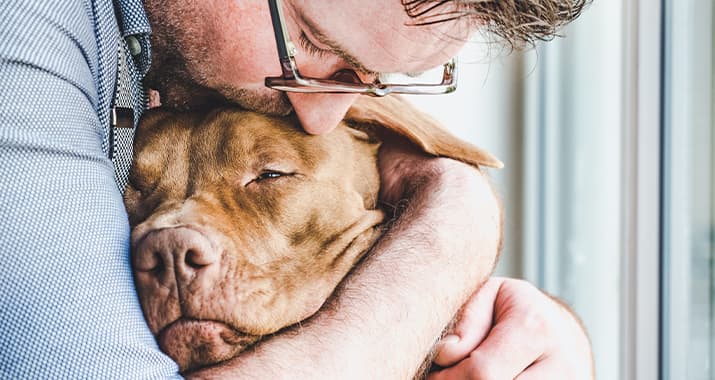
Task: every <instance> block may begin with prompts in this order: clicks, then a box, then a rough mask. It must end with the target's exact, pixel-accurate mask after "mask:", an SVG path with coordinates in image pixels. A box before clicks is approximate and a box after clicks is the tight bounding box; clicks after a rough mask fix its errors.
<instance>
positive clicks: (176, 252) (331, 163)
mask: <svg viewBox="0 0 715 380" xmlns="http://www.w3.org/2000/svg"><path fill="white" fill-rule="evenodd" d="M382 129H387V130H389V131H392V132H395V133H397V134H399V135H402V136H404V137H407V138H408V139H409V140H410V141H412V142H413V143H414V144H416V145H417V146H419V147H420V148H421V149H422V150H424V151H425V152H426V153H428V154H432V155H439V156H448V157H452V158H455V159H458V160H461V161H464V162H467V163H469V164H472V165H474V166H478V165H486V166H495V167H500V166H501V163H500V162H499V161H498V160H496V159H495V158H493V157H492V156H491V155H489V154H488V153H486V152H484V151H482V150H479V149H478V148H476V147H473V146H471V145H469V144H467V143H465V142H463V141H460V140H458V139H457V138H455V137H453V136H452V135H450V134H448V133H447V132H446V131H445V130H443V129H442V128H441V127H440V126H439V125H438V124H437V123H436V122H435V121H434V120H432V119H431V118H429V117H428V116H426V115H424V114H422V113H420V112H419V111H417V110H416V109H414V107H412V106H411V105H409V103H407V102H405V101H403V100H401V99H400V98H397V97H388V98H385V99H372V98H367V97H363V98H362V99H360V100H359V101H358V102H357V103H356V104H355V106H354V107H353V108H352V109H351V110H350V111H349V112H348V115H347V116H346V118H345V120H344V122H343V123H342V125H340V126H339V127H338V128H336V129H335V130H334V131H333V132H331V133H329V134H327V135H322V136H311V135H307V134H305V133H304V132H303V131H302V130H301V129H300V127H299V125H298V122H297V120H296V119H295V118H292V117H288V118H278V117H269V116H265V115H260V114H256V113H252V112H247V111H242V110H237V109H234V108H223V109H218V110H214V111H211V112H209V113H207V114H176V113H170V112H166V111H162V110H160V109H159V110H155V111H151V112H149V113H148V114H147V115H146V116H145V117H144V119H143V120H142V123H141V125H140V127H139V129H138V131H137V136H136V141H137V142H136V144H135V158H134V164H133V167H132V171H131V173H130V185H129V186H128V188H127V190H126V194H125V201H126V207H127V211H128V214H129V220H130V223H131V226H132V237H131V244H132V263H133V267H134V271H135V279H136V284H137V290H138V293H139V298H140V301H141V305H142V308H143V309H144V314H145V317H146V320H147V322H148V324H149V327H150V329H151V331H152V332H153V333H154V334H155V336H156V337H157V339H158V341H159V344H160V347H161V349H162V350H163V351H165V352H166V353H167V354H168V355H169V356H171V357H172V358H173V359H174V360H176V361H177V362H178V363H179V366H180V369H181V370H182V371H187V370H191V369H197V368H200V367H203V366H207V365H210V364H214V363H217V362H220V361H223V360H226V359H229V358H231V357H234V356H236V355H237V354H238V353H239V352H241V351H242V350H244V349H245V348H246V347H248V346H249V345H251V344H253V343H255V342H256V341H257V340H258V339H259V338H260V337H261V336H264V335H267V334H272V333H274V332H276V331H278V330H280V329H282V328H284V327H286V326H290V325H292V324H295V323H297V322H299V321H301V320H303V319H305V318H307V317H309V316H311V315H312V314H314V313H315V312H316V311H317V310H318V309H319V308H320V307H321V305H322V304H323V303H324V301H325V300H326V299H327V298H328V297H329V296H330V294H331V293H332V292H333V290H334V289H335V287H336V286H337V285H338V283H339V282H340V281H341V279H342V278H343V277H344V276H345V275H346V274H347V273H348V271H349V270H350V269H351V268H352V266H353V265H354V264H355V263H356V262H357V261H358V260H360V258H361V257H363V255H365V253H366V252H367V251H368V250H369V249H370V247H371V246H372V245H373V243H374V242H375V241H376V239H377V238H378V237H379V236H380V233H381V229H380V226H381V223H383V221H384V219H385V215H384V213H383V211H381V210H380V209H379V208H378V201H377V196H378V192H379V187H380V183H379V176H378V168H377V152H378V147H379V142H378V141H377V140H376V139H375V136H376V135H377V134H375V133H373V132H380V130H382ZM378 134H379V133H378Z"/></svg>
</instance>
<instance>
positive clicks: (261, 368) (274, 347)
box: [192, 149, 501, 379]
mask: <svg viewBox="0 0 715 380" xmlns="http://www.w3.org/2000/svg"><path fill="white" fill-rule="evenodd" d="M381 160H382V162H387V163H389V165H382V168H381V170H382V174H383V175H382V178H383V192H384V193H383V195H384V196H385V198H387V199H392V200H394V199H399V198H401V196H407V198H406V199H407V200H406V202H405V201H403V202H404V205H405V207H404V211H403V212H402V214H401V216H400V218H399V219H398V220H397V222H396V223H395V224H394V225H393V226H392V228H391V229H390V231H389V232H388V233H387V234H386V236H384V237H383V238H382V239H381V240H380V241H379V242H378V244H377V245H376V247H375V248H374V250H373V252H372V253H371V255H370V256H369V257H368V258H367V259H366V260H365V261H364V262H363V263H362V265H360V266H359V267H358V268H357V269H356V270H355V271H354V272H353V273H351V275H350V276H348V278H347V279H346V280H345V281H344V282H343V283H342V284H341V286H340V287H339V289H338V292H337V296H336V297H334V298H332V299H331V300H330V301H329V303H328V304H327V305H326V307H324V308H323V310H322V311H321V312H319V313H318V314H317V315H316V316H314V317H313V318H311V319H310V320H309V321H306V322H305V323H303V324H302V325H301V326H299V327H296V328H293V329H292V330H290V331H288V332H286V333H283V334H279V335H277V336H275V337H273V338H270V339H268V340H266V341H265V342H264V343H262V344H260V345H259V346H257V348H256V349H255V350H253V351H251V352H249V353H245V354H242V355H241V356H239V357H237V358H235V359H233V360H231V361H229V362H227V363H225V364H223V365H220V366H217V367H214V368H210V369H206V370H203V371H199V372H197V373H194V374H192V376H195V377H198V378H222V377H225V376H228V375H231V376H244V377H246V378H261V377H262V378H292V379H296V378H311V379H316V378H330V379H335V378H349V377H355V378H361V379H363V378H378V379H396V378H409V377H411V376H412V375H413V372H414V371H415V370H416V369H417V368H418V367H419V365H420V363H421V362H422V361H423V360H424V358H425V357H426V356H427V353H428V351H429V349H430V348H431V346H432V345H433V344H434V343H435V342H436V341H437V339H438V338H439V336H440V334H441V332H442V330H443V328H444V327H445V326H446V325H447V324H448V322H449V321H450V320H451V319H452V318H453V317H454V315H455V313H456V312H457V310H458V309H459V307H460V306H461V305H462V304H463V303H464V302H465V300H466V299H467V298H468V296H469V294H471V293H472V292H473V291H474V290H475V289H476V288H477V286H478V284H480V283H482V282H483V281H484V280H485V279H486V278H487V276H488V274H489V273H490V272H491V270H492V268H493V266H494V261H495V257H496V254H497V250H498V245H499V242H500V233H501V231H500V230H501V220H500V217H501V216H500V209H499V206H498V204H497V201H496V198H495V196H494V194H493V192H492V190H491V187H490V185H489V183H488V181H487V179H486V178H485V176H483V175H482V174H481V173H479V172H478V171H477V170H475V169H473V168H471V167H469V166H467V165H465V164H462V163H459V162H456V161H452V160H448V159H443V158H436V159H435V158H431V159H428V158H424V157H422V156H419V155H416V154H413V153H411V152H406V151H400V150H396V149H389V150H383V152H382V156H381ZM398 194H399V196H398Z"/></svg>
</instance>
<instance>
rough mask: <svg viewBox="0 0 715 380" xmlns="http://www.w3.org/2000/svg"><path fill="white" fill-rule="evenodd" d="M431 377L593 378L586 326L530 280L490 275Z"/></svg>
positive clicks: (447, 339)
mask: <svg viewBox="0 0 715 380" xmlns="http://www.w3.org/2000/svg"><path fill="white" fill-rule="evenodd" d="M440 345H441V347H440V350H439V352H438V355H437V357H436V358H435V363H436V364H438V365H440V366H442V367H447V368H445V369H443V370H441V371H437V372H435V373H433V374H431V375H430V377H429V380H445V379H518V380H527V379H528V380H531V379H593V378H594V371H593V356H592V354H591V346H590V342H589V340H588V337H587V336H586V333H585V331H584V328H583V325H582V324H581V322H580V321H579V320H578V318H577V317H576V316H575V315H574V314H573V313H572V312H571V310H570V309H568V307H567V306H566V305H564V304H563V303H562V302H560V301H558V300H557V299H555V298H551V297H550V296H548V295H546V294H544V293H542V292H541V291H540V290H539V289H537V288H536V287H534V286H533V285H531V284H530V283H528V282H526V281H522V280H515V279H509V278H491V279H490V280H489V281H487V283H486V284H485V285H484V286H483V287H482V288H481V289H480V290H479V291H478V292H477V293H475V294H474V295H473V296H472V298H471V299H470V300H469V301H468V302H467V304H465V305H464V308H463V310H462V314H461V316H460V320H459V321H458V322H457V325H456V326H455V329H454V331H452V333H451V334H450V335H448V336H446V337H445V338H444V339H443V340H442V342H441V343H440Z"/></svg>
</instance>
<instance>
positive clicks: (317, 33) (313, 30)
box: [299, 15, 380, 77]
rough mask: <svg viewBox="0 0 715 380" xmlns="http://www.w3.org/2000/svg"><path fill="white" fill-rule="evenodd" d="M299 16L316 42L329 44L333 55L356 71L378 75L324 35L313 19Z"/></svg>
mask: <svg viewBox="0 0 715 380" xmlns="http://www.w3.org/2000/svg"><path fill="white" fill-rule="evenodd" d="M299 17H300V20H301V22H302V23H303V25H305V27H306V28H307V29H308V31H309V32H310V34H311V35H312V36H314V37H315V38H316V39H317V40H318V42H320V43H321V44H323V45H326V46H329V47H330V50H331V51H332V52H333V53H335V55H337V56H338V57H340V58H342V59H343V60H344V61H345V62H347V63H348V64H349V65H350V66H352V67H354V68H355V69H356V70H357V71H359V72H361V73H364V74H368V75H372V76H375V77H377V76H379V75H380V73H379V72H377V71H375V70H370V69H369V68H367V67H366V66H365V65H364V64H363V63H362V62H361V61H360V60H359V59H357V57H355V56H354V55H352V54H350V53H348V52H347V50H345V48H343V47H342V46H340V44H339V43H337V42H336V41H334V40H333V39H331V38H330V37H328V36H327V35H325V33H323V32H322V31H321V30H320V29H319V28H318V27H317V26H316V25H315V23H314V22H313V21H311V20H310V19H308V18H307V17H305V15H300V16H299Z"/></svg>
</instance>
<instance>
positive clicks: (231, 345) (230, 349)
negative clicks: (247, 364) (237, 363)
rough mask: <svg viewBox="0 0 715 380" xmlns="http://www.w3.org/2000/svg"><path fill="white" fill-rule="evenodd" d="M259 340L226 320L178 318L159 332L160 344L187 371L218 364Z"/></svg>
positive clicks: (181, 369) (181, 368)
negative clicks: (238, 329) (229, 324)
mask: <svg viewBox="0 0 715 380" xmlns="http://www.w3.org/2000/svg"><path fill="white" fill-rule="evenodd" d="M257 340H258V337H257V336H253V335H247V334H244V333H241V332H238V331H236V330H235V329H233V328H231V327H230V326H228V325H227V324H225V323H222V322H217V321H200V320H195V319H179V320H177V321H175V322H173V323H172V324H170V325H169V326H167V327H165V328H164V329H163V330H161V332H160V333H159V336H158V341H159V347H160V348H161V350H162V351H164V353H166V354H167V355H169V356H170V357H171V358H172V359H174V361H176V362H177V363H178V364H179V370H180V371H181V372H187V371H192V370H196V369H199V368H203V367H206V366H210V365H213V364H217V363H220V362H223V361H226V360H228V359H231V358H233V357H235V356H237V355H238V354H239V353H240V352H241V351H243V350H244V349H245V348H246V347H248V346H249V345H251V344H253V343H255V342H256V341H257Z"/></svg>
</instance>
